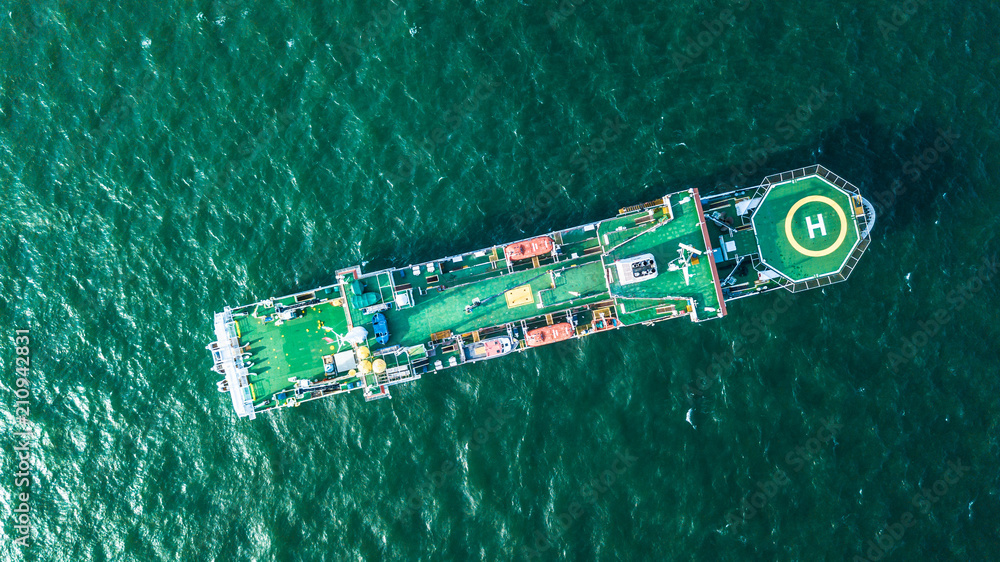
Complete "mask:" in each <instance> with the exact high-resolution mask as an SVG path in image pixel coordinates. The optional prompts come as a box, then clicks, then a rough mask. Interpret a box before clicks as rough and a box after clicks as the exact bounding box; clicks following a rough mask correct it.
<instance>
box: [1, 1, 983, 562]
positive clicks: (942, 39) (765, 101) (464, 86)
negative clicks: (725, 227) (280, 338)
mask: <svg viewBox="0 0 1000 562" xmlns="http://www.w3.org/2000/svg"><path fill="white" fill-rule="evenodd" d="M0 7H2V8H3V9H2V10H0V41H2V49H0V186H2V190H3V191H2V192H3V199H2V201H3V207H2V209H0V246H2V249H3V253H2V256H0V288H2V290H0V321H2V323H0V328H2V330H3V332H2V335H3V337H2V338H0V341H2V346H3V347H2V349H0V429H2V434H0V451H2V452H0V459H2V461H0V474H2V476H0V535H2V540H3V545H2V547H0V560H12V561H20V560H27V561H74V562H75V561H154V560H184V561H187V560H216V561H228V560H281V561H285V560H288V561H291V560H303V561H305V560H338V561H339V560H400V561H411V560H434V561H436V560H457V561H466V560H491V561H492V560H652V561H659V560H671V561H672V560H678V561H680V560H699V561H700V560H708V561H714V560H720V561H730V560H858V559H868V560H876V559H882V560H991V559H996V557H997V552H998V551H1000V536H998V533H1000V531H998V529H1000V525H998V524H1000V497H998V494H1000V482H998V475H997V474H998V473H997V464H998V455H1000V447H998V438H997V433H998V419H1000V416H998V413H997V411H998V407H997V406H998V399H997V397H998V386H1000V385H998V382H997V378H998V372H997V371H998V367H997V365H998V363H1000V352H998V350H997V342H998V340H1000V329H998V323H997V317H998V314H997V308H998V307H997V305H998V299H997V296H998V289H997V287H998V280H1000V276H998V275H997V271H996V266H997V260H998V259H1000V257H998V253H1000V239H998V235H997V227H998V225H1000V220H998V219H997V216H998V213H1000V192H998V188H997V178H1000V138H998V137H1000V133H998V131H1000V91H998V87H1000V43H998V40H997V37H998V36H997V31H996V30H997V26H998V25H1000V5H998V4H997V3H996V2H990V1H987V0H973V1H965V2H959V1H944V0H940V1H939V0H926V1H924V0H921V1H916V0H913V1H903V0H900V1H897V2H887V1H872V2H846V1H843V0H836V1H830V2H811V3H803V2H789V1H774V2H766V3H765V2H762V1H758V0H733V1H730V2H725V1H712V0H703V1H700V2H694V1H689V0H677V1H674V2H644V1H634V0H632V1H625V0H608V1H607V2H597V1H594V0H590V1H588V0H565V1H557V0H550V1H537V0H525V1H520V2H411V1H408V0H400V1H399V2H398V3H395V2H392V1H388V0H387V1H382V0H373V1H372V2H352V3H346V2H339V3H334V2H318V1H300V2H289V1H265V2H256V3H250V2H244V1H241V0H218V1H215V2H211V1H204V0H194V1H190V0H187V1H181V2H177V1H169V0H168V1H166V2H145V3H139V2H131V3H129V2H125V3H107V2H93V1H91V0H83V1H76V2H68V1H56V0H37V1H34V0H33V1H30V2H29V1H28V0H14V1H11V0H2V1H0ZM813 163H820V164H823V165H825V166H827V167H828V168H830V169H831V170H833V171H834V172H836V173H837V174H839V175H841V176H843V177H844V178H846V179H848V180H850V181H852V182H853V183H854V184H856V185H857V186H859V188H860V189H861V191H862V192H863V193H864V194H865V195H866V197H868V198H869V199H870V200H871V201H872V202H873V203H875V204H876V207H877V209H878V212H879V218H878V222H877V225H876V228H875V231H874V232H873V234H872V239H873V243H872V245H871V246H870V248H869V249H868V252H867V253H866V254H865V256H864V258H863V259H862V261H861V263H860V264H859V265H858V267H857V268H856V269H855V271H854V273H853V274H852V276H851V278H850V279H849V280H848V281H847V282H846V283H842V284H839V285H835V286H832V287H828V288H825V289H822V290H814V291H809V292H806V293H801V294H797V295H794V296H793V295H790V294H787V295H785V294H782V295H778V294H773V293H772V294H769V295H765V296H761V297H755V298H752V299H747V300H742V301H738V302H735V303H730V306H729V315H728V317H727V318H725V319H723V320H720V321H713V322H709V323H705V324H700V325H694V324H692V323H690V322H688V321H687V320H676V321H672V322H668V323H666V324H660V325H657V326H655V327H651V328H642V327H640V328H633V329H628V330H622V331H619V332H616V333H612V334H603V335H599V336H595V337H592V338H587V339H585V340H582V341H579V342H569V343H564V344H560V345H558V346H552V347H551V348H545V349H540V350H536V351H532V352H530V353H523V354H518V355H517V356H516V357H508V358H505V359H504V360H500V361H494V362H488V363H487V364H479V365H473V366H469V367H465V368H461V369H454V370H449V371H446V372H445V373H442V374H439V375H434V376H428V377H425V378H424V379H422V380H420V381H418V382H416V383H411V384H407V385H402V386H398V387H395V388H394V389H393V399H392V400H385V401H380V402H374V403H368V404H366V403H364V402H363V400H360V398H359V397H357V396H344V397H339V399H333V400H325V401H321V402H314V403H310V404H306V405H303V406H302V407H300V408H297V409H293V410H285V411H281V412H278V413H275V414H270V415H264V416H261V417H259V418H258V419H257V420H255V421H252V422H251V421H247V420H239V419H237V418H236V416H235V414H234V413H233V411H232V406H231V403H230V402H229V399H228V398H227V397H225V396H223V395H220V394H219V393H218V392H216V389H215V381H216V378H217V377H216V375H215V374H214V373H211V372H210V371H209V368H210V367H211V360H210V357H209V355H208V353H207V352H206V351H205V345H206V344H207V343H208V342H209V341H210V340H211V339H212V327H211V319H212V313H213V312H216V311H218V310H221V309H222V307H224V306H226V305H238V304H244V303H248V302H254V301H256V300H259V299H263V298H267V297H271V296H278V295H282V294H287V293H290V292H294V291H297V290H303V289H308V288H312V287H314V286H318V285H320V284H325V283H329V282H331V281H332V280H333V272H334V271H335V270H336V269H338V268H341V267H346V266H350V265H354V264H358V263H361V264H364V267H365V268H366V269H367V270H374V269H377V268H382V267H388V266H403V265H407V264H410V263H417V262H421V261H425V260H430V259H434V258H438V257H441V256H446V255H452V254H455V253H459V252H463V251H467V250H473V249H477V248H481V247H484V246H488V245H491V244H497V243H502V242H505V241H509V240H512V239H517V238H522V237H524V236H527V235H532V234H539V233H543V232H547V231H550V230H553V229H559V228H566V227H570V226H574V225H577V224H582V223H585V222H589V221H593V220H598V219H602V218H606V217H608V216H612V215H614V214H615V213H616V212H617V209H618V208H620V207H623V206H626V205H630V204H635V203H639V202H642V201H647V200H650V199H653V198H656V197H658V196H660V195H662V194H664V193H666V192H671V191H676V190H681V189H687V188H691V187H697V188H698V189H699V190H701V191H702V193H712V192H721V191H723V190H728V189H731V188H734V187H737V186H745V185H753V184H754V183H755V182H758V181H760V180H761V179H762V178H763V177H764V176H765V175H767V174H770V173H774V172H779V171H784V170H789V169H793V168H798V167H801V166H806V165H810V164H813ZM19 329H23V330H28V336H29V340H28V346H27V347H28V348H29V349H28V350H26V351H27V352H29V353H30V361H31V362H30V367H31V370H30V373H27V374H26V376H25V377H24V378H25V379H26V380H27V381H28V382H29V383H30V385H29V386H28V387H27V390H24V391H23V392H20V394H21V395H22V396H25V395H26V396H27V398H25V400H26V402H27V404H26V405H27V406H28V410H29V411H28V412H27V415H26V416H24V419H23V420H21V419H20V418H21V414H23V413H24V412H23V411H19V410H18V409H17V408H18V406H19V405H18V403H17V400H18V393H19V388H18V382H17V380H18V374H17V371H16V369H17V366H18V365H17V363H16V357H17V356H18V350H17V346H18V345H20V344H19V343H18V341H17V340H16V339H15V338H16V336H17V335H19V334H17V333H16V332H15V330H19ZM22 341H23V340H22ZM24 405H25V404H22V405H21V406H24ZM25 447H26V448H27V451H28V453H27V454H30V462H28V465H29V468H28V470H27V472H28V477H27V479H28V481H29V484H28V485H22V484H23V482H22V479H21V477H18V476H17V473H18V472H19V471H20V470H19V466H18V465H19V457H18V454H19V453H24V451H23V449H25ZM956 467H957V468H956ZM21 494H26V496H25V497H27V498H28V499H27V501H26V502H22V501H21ZM22 503H24V504H26V506H27V509H28V511H29V513H28V514H27V515H28V519H29V520H30V527H31V528H30V533H29V540H28V543H29V544H28V546H21V545H18V544H16V543H15V541H16V540H17V539H18V538H19V537H20V536H21V534H22V532H21V531H22V530H21V529H18V528H17V527H16V526H15V525H16V522H17V517H18V515H19V511H23V509H22V507H21V505H22ZM883 531H885V532H883ZM880 544H881V546H879V545H880Z"/></svg>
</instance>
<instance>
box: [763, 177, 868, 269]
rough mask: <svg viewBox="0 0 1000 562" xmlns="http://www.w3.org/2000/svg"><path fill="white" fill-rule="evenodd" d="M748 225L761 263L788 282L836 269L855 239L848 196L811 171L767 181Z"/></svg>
mask: <svg viewBox="0 0 1000 562" xmlns="http://www.w3.org/2000/svg"><path fill="white" fill-rule="evenodd" d="M753 227H754V231H755V232H756V233H757V243H758V245H759V248H760V258H761V261H763V262H764V263H765V264H767V265H768V266H769V267H771V268H772V269H774V270H776V271H777V272H778V273H781V274H782V275H784V276H785V277H787V278H789V279H791V280H792V281H804V280H806V279H811V278H814V277H822V276H824V275H830V274H834V273H837V272H838V271H840V270H841V268H843V266H844V264H845V263H846V261H847V258H848V257H849V256H850V255H851V252H853V251H854V248H855V247H857V245H858V242H859V241H860V240H861V236H860V234H859V232H858V225H857V221H856V220H855V211H854V205H853V204H852V202H851V197H850V195H848V194H847V192H845V191H843V190H841V189H840V188H838V187H836V186H835V185H833V184H832V183H830V182H828V181H826V180H825V179H823V178H821V177H819V176H815V175H814V176H807V177H804V178H800V179H796V180H792V181H787V182H782V183H777V184H774V185H772V186H771V187H770V188H769V189H768V190H767V193H765V194H764V200H763V201H761V203H760V205H758V206H757V209H756V211H754V214H753Z"/></svg>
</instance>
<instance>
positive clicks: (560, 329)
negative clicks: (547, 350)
mask: <svg viewBox="0 0 1000 562" xmlns="http://www.w3.org/2000/svg"><path fill="white" fill-rule="evenodd" d="M571 337H573V325H572V324H570V323H569V322H562V323H560V324H553V325H551V326H544V327H542V328H535V329H534V330H528V333H526V334H524V339H525V341H527V342H528V346H529V347H538V346H540V345H548V344H550V343H555V342H557V341H563V340H568V339H570V338H571Z"/></svg>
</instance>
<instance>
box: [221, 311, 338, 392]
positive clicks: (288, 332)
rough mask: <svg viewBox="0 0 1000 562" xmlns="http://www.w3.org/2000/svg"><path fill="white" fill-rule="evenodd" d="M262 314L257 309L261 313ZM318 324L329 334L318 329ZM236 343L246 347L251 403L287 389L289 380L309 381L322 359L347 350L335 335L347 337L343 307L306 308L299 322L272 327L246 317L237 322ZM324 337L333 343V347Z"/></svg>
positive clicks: (319, 368)
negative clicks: (251, 391)
mask: <svg viewBox="0 0 1000 562" xmlns="http://www.w3.org/2000/svg"><path fill="white" fill-rule="evenodd" d="M263 312H264V310H263V309H261V313H263ZM319 322H322V323H323V324H324V325H325V326H326V327H328V328H331V329H332V331H329V332H328V331H326V330H323V329H321V328H320V327H319ZM237 325H238V326H239V329H240V343H241V344H243V345H247V344H249V345H250V353H251V354H252V355H251V361H253V363H254V364H253V366H252V367H250V368H249V371H250V373H251V377H250V378H249V382H250V383H251V385H252V386H251V388H252V389H253V394H254V397H255V399H256V400H255V401H260V400H261V399H264V398H267V397H269V396H271V395H273V394H275V393H277V392H280V391H282V390H287V389H289V388H291V386H292V383H290V382H289V380H288V379H289V378H293V377H295V378H313V377H316V376H317V375H322V374H323V356H324V355H332V354H334V353H337V352H338V351H344V350H347V349H351V346H350V345H349V344H347V343H341V342H340V340H339V339H338V338H337V335H341V336H343V335H344V334H346V333H347V316H346V314H345V313H344V309H343V307H340V306H333V305H331V304H329V303H327V304H323V305H320V306H315V307H309V308H307V309H306V311H305V315H304V316H303V317H302V318H298V319H295V320H291V321H289V322H285V323H284V324H282V325H281V326H276V325H275V323H274V322H268V323H265V322H264V321H263V319H262V318H255V317H254V316H251V315H248V316H244V317H243V318H240V319H239V320H238V321H237ZM324 337H329V338H331V339H333V340H334V341H335V342H336V343H334V344H333V345H331V344H329V343H327V342H325V341H324V340H323V338H324Z"/></svg>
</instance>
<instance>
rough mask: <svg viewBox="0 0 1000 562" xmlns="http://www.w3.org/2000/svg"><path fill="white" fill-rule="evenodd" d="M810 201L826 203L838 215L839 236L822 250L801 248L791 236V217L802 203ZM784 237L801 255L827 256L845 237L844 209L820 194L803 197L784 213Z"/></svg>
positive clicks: (845, 218)
mask: <svg viewBox="0 0 1000 562" xmlns="http://www.w3.org/2000/svg"><path fill="white" fill-rule="evenodd" d="M812 202H817V203H826V204H827V205H829V206H831V207H833V210H834V211H837V216H838V217H840V236H838V237H837V240H836V241H835V242H834V243H833V244H830V245H829V246H827V247H826V248H824V249H822V250H807V249H805V248H803V247H802V245H801V244H799V243H798V242H796V241H795V237H794V236H792V217H793V216H795V211H798V210H799V208H801V207H802V205H805V204H806V203H812ZM785 237H786V238H788V242H789V243H790V244H791V245H792V247H793V248H795V251H797V252H798V253H800V254H802V255H806V256H809V257H811V258H821V257H823V256H828V255H830V254H832V253H833V252H835V251H836V250H837V248H839V247H840V245H841V244H843V243H844V239H845V238H847V217H846V216H845V215H844V210H843V209H841V208H840V205H837V204H836V203H834V202H833V199H830V198H829V197H824V196H822V195H810V196H809V197H803V198H802V199H799V200H798V201H797V202H796V203H795V204H794V205H792V208H791V209H789V210H788V214H787V215H785Z"/></svg>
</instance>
